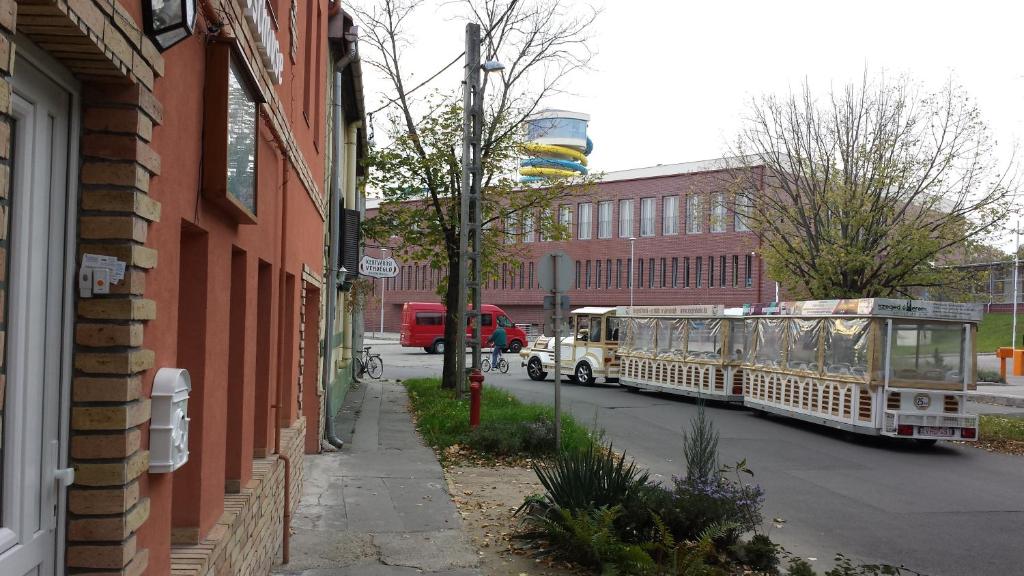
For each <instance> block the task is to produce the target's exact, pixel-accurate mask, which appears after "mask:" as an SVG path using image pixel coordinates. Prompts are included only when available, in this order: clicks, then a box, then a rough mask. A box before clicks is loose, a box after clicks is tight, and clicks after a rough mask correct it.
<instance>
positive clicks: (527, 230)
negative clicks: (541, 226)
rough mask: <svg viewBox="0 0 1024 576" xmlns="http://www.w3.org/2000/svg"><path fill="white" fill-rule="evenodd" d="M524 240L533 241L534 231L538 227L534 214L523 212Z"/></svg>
mask: <svg viewBox="0 0 1024 576" xmlns="http://www.w3.org/2000/svg"><path fill="white" fill-rule="evenodd" d="M522 218H523V242H533V231H534V229H535V228H536V225H535V223H534V219H533V214H523V217H522Z"/></svg>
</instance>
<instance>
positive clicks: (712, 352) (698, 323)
mask: <svg viewBox="0 0 1024 576" xmlns="http://www.w3.org/2000/svg"><path fill="white" fill-rule="evenodd" d="M686 357H687V358H704V359H710V360H716V359H718V358H721V357H722V321H721V320H690V321H689V336H688V338H687V343H686Z"/></svg>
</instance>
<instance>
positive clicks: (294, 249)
mask: <svg viewBox="0 0 1024 576" xmlns="http://www.w3.org/2000/svg"><path fill="white" fill-rule="evenodd" d="M179 16H181V20H180V22H181V23H182V25H180V26H178V25H177V23H178V20H177V18H178V17H179ZM353 32H354V31H353V28H352V21H351V18H350V17H349V16H348V15H347V14H346V13H345V12H344V10H343V9H342V6H341V5H340V0H334V1H329V0H309V1H297V0H24V1H15V0H0V75H2V76H3V78H2V79H0V235H2V236H0V314H2V317H0V422H2V427H0V433H2V436H0V442H2V444H0V450H2V451H0V462H2V467H0V473H2V476H0V480H2V482H0V486H2V488H0V518H2V519H3V521H2V525H0V574H5V575H6V574H12V575H17V576H20V575H22V574H40V575H44V576H45V575H50V574H64V573H88V574H108V573H109V574H143V573H145V574H171V573H172V568H173V570H174V573H175V574H178V573H181V574H186V573H187V574H206V573H211V574H212V573H217V574H262V573H267V572H268V571H269V569H270V566H271V565H272V563H274V562H280V561H281V556H280V555H281V553H282V549H283V548H284V549H285V550H286V546H287V542H286V539H287V528H286V523H287V518H286V514H287V511H288V508H289V506H290V505H294V503H296V502H297V501H298V497H299V494H300V492H301V483H302V474H303V470H302V458H301V455H302V454H303V453H304V452H315V451H317V450H318V449H319V447H320V438H321V430H322V428H323V422H324V416H323V415H324V413H325V410H324V399H323V392H324V389H323V388H324V387H323V385H321V378H322V373H321V371H320V366H321V364H322V360H323V359H322V356H321V352H320V351H321V348H322V346H321V342H322V339H323V338H324V336H323V333H322V331H323V319H324V312H323V309H324V303H325V301H326V295H327V291H328V290H333V289H334V280H333V279H332V276H333V272H331V273H329V274H328V273H327V272H326V271H329V270H333V269H334V265H333V264H334V263H331V262H328V260H327V259H326V258H325V254H326V253H327V248H326V247H327V246H328V244H329V243H330V234H329V230H330V226H328V222H329V221H330V217H331V214H332V206H336V205H338V204H336V203H332V202H331V198H332V189H331V186H330V184H329V183H330V182H331V178H330V176H331V170H332V169H335V170H337V169H338V166H345V165H353V164H354V163H352V162H350V161H348V160H347V159H346V158H344V156H345V155H346V154H361V153H362V149H363V142H364V140H365V138H364V136H363V135H362V132H361V130H360V129H359V124H358V121H359V119H360V117H361V114H362V106H361V86H360V85H359V80H358V78H359V72H358V60H357V59H356V58H353V57H351V56H352V54H351V51H352V50H354V47H355V44H354V41H353ZM346 33H347V34H348V36H347V37H345V34H346ZM346 56H348V57H347V58H346ZM339 60H342V61H343V62H344V64H343V65H344V68H341V67H336V66H335V64H336V63H337V62H338V61H339ZM335 73H337V74H338V75H339V78H338V80H339V83H338V85H339V86H344V87H345V89H344V90H343V92H342V94H341V95H339V97H338V99H342V96H344V97H345V98H344V100H345V101H344V102H343V103H342V108H344V111H343V114H341V118H342V121H341V122H342V123H341V124H339V125H338V126H339V127H337V128H336V127H335V126H333V125H332V122H331V120H332V114H331V107H330V106H329V105H328V102H329V101H330V96H331V92H332V90H333V83H334V82H335V76H334V75H335ZM342 132H343V133H344V135H342ZM334 136H338V137H337V138H334ZM339 144H341V146H339ZM349 176H350V178H346V179H345V181H344V182H343V184H342V186H347V187H348V188H349V190H347V192H348V193H349V194H350V195H351V194H352V192H353V190H352V188H353V184H352V182H353V181H354V177H355V174H354V173H353V172H352V171H351V169H350V170H349ZM337 193H338V190H335V191H334V194H337ZM335 210H336V209H335ZM335 323H336V324H338V323H340V324H341V325H342V327H347V325H348V324H351V323H350V322H347V323H346V321H345V320H344V319H343V318H341V315H339V317H338V318H337V319H335ZM347 329H349V330H350V329H351V328H350V327H348V328H347ZM334 336H335V334H334V332H332V334H331V337H332V339H333V338H334ZM175 369H184V370H187V373H188V376H189V379H188V380H189V383H190V386H191V389H190V390H187V389H186V390H185V393H187V394H188V400H187V402H182V401H180V397H178V396H176V397H175V399H174V403H170V404H169V403H168V402H170V400H169V398H170V397H165V396H164V395H163V392H162V390H163V388H162V387H163V386H165V384H159V385H155V381H156V380H157V377H158V375H161V377H162V378H165V379H164V380H161V382H170V384H167V385H169V386H172V387H174V386H179V387H180V386H182V385H183V384H182V383H185V382H186V380H185V379H183V378H180V377H178V378H177V379H169V380H168V379H167V378H170V376H169V375H170V374H181V373H180V372H174V370H175ZM325 380H326V381H328V382H331V381H333V377H332V378H328V379H325ZM168 407H170V408H168ZM168 410H169V411H168ZM167 422H170V425H167V424H166V423H167ZM161 431H164V432H166V434H164V432H161ZM165 444H166V445H165ZM186 453H187V461H184V463H183V464H182V459H183V458H185V455H186ZM168 455H170V456H168Z"/></svg>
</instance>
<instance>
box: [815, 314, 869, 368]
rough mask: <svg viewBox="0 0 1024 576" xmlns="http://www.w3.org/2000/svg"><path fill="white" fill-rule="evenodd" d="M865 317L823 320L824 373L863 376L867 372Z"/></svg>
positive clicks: (866, 320)
mask: <svg viewBox="0 0 1024 576" xmlns="http://www.w3.org/2000/svg"><path fill="white" fill-rule="evenodd" d="M870 328H871V321H870V320H869V319H867V318H830V319H828V320H826V321H825V373H826V374H832V375H835V376H856V377H859V378H863V377H864V376H865V375H866V374H867V371H868V338H869V337H870V334H871V330H870Z"/></svg>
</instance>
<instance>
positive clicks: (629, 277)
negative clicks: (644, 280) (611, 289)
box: [626, 258, 633, 288]
mask: <svg viewBox="0 0 1024 576" xmlns="http://www.w3.org/2000/svg"><path fill="white" fill-rule="evenodd" d="M632 287H633V259H632V258H626V288H632Z"/></svg>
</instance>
